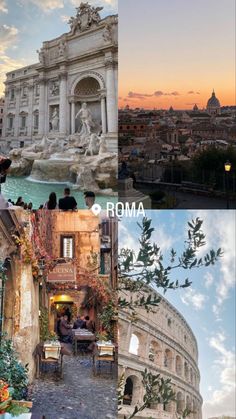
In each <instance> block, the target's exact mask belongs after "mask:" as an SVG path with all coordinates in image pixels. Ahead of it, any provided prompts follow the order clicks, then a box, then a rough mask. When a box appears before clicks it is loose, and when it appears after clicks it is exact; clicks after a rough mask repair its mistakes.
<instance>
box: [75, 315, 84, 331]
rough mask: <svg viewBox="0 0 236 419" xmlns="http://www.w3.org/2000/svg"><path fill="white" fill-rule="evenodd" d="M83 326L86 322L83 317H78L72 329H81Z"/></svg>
mask: <svg viewBox="0 0 236 419" xmlns="http://www.w3.org/2000/svg"><path fill="white" fill-rule="evenodd" d="M84 325H86V321H85V320H84V318H83V317H81V316H78V317H77V319H76V321H75V322H74V326H73V329H83V326H84Z"/></svg>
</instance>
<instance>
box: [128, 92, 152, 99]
mask: <svg viewBox="0 0 236 419" xmlns="http://www.w3.org/2000/svg"><path fill="white" fill-rule="evenodd" d="M152 96H153V95H150V94H148V93H136V92H129V93H128V96H127V98H129V99H145V98H146V97H152Z"/></svg>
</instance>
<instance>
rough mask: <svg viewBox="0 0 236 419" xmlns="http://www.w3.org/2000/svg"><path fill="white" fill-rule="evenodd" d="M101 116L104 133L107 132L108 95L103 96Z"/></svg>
mask: <svg viewBox="0 0 236 419" xmlns="http://www.w3.org/2000/svg"><path fill="white" fill-rule="evenodd" d="M101 117H102V133H103V134H106V132H107V115H106V96H105V95H102V96H101Z"/></svg>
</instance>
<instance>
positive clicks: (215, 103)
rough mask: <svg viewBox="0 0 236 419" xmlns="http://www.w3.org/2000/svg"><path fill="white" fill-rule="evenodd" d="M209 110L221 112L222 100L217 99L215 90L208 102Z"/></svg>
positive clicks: (212, 112) (214, 112)
mask: <svg viewBox="0 0 236 419" xmlns="http://www.w3.org/2000/svg"><path fill="white" fill-rule="evenodd" d="M207 111H208V112H209V113H210V114H219V113H220V101H219V99H217V97H216V95H215V92H214V90H213V92H212V95H211V97H210V99H209V100H208V102H207Z"/></svg>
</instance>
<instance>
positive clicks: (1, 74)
mask: <svg viewBox="0 0 236 419" xmlns="http://www.w3.org/2000/svg"><path fill="white" fill-rule="evenodd" d="M25 65H26V62H25V61H24V60H14V59H13V58H10V57H8V56H7V55H2V54H0V97H1V96H2V95H3V93H4V89H5V87H4V80H5V78H6V73H8V72H9V71H13V70H16V69H17V68H21V67H23V66H25Z"/></svg>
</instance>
